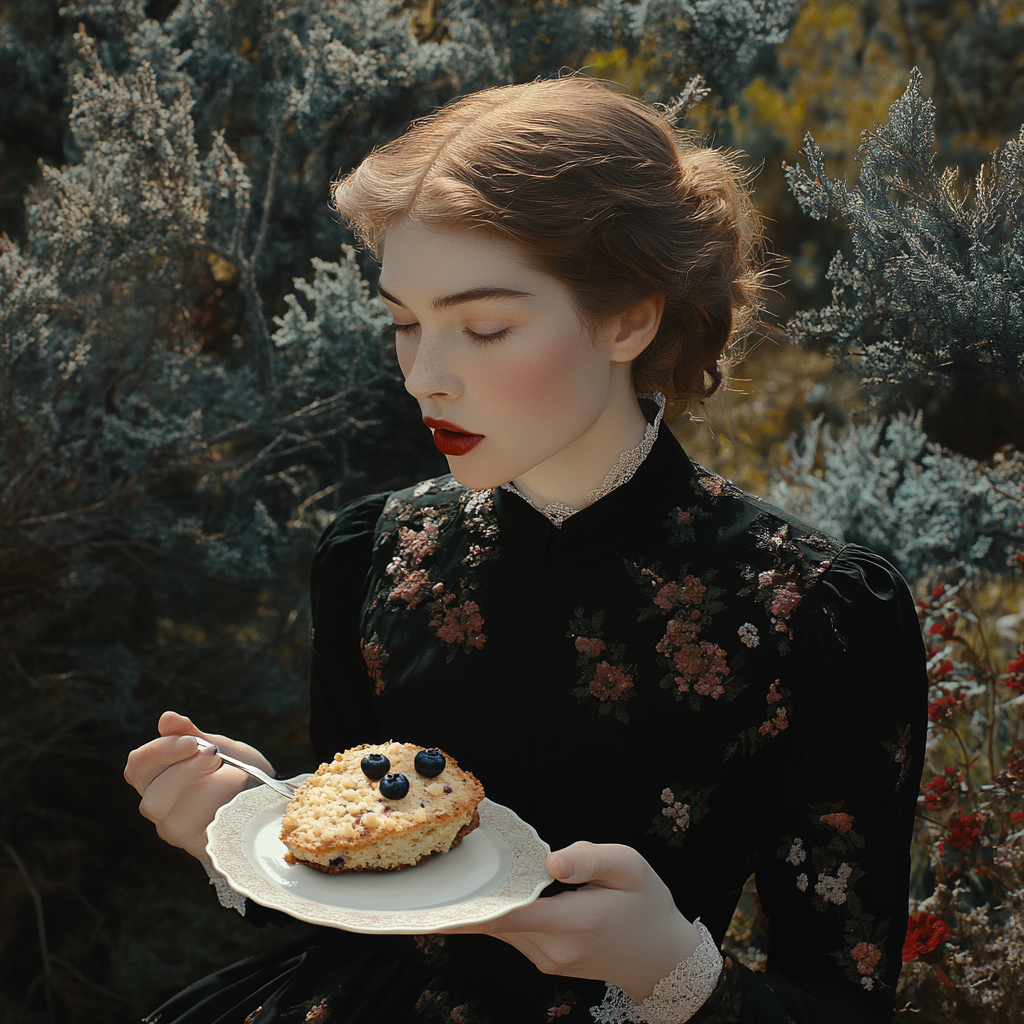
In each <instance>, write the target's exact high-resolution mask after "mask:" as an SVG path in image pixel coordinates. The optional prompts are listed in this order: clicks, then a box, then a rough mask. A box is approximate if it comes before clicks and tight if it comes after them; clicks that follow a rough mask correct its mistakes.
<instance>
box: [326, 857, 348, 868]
mask: <svg viewBox="0 0 1024 1024" xmlns="http://www.w3.org/2000/svg"><path fill="white" fill-rule="evenodd" d="M329 863H330V865H331V867H332V868H343V867H344V866H345V858H344V857H341V856H338V857H332V858H331V859H330V861H329Z"/></svg>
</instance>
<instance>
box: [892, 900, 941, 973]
mask: <svg viewBox="0 0 1024 1024" xmlns="http://www.w3.org/2000/svg"><path fill="white" fill-rule="evenodd" d="M948 935H949V925H948V924H946V922H945V921H943V920H941V919H940V918H938V917H936V916H935V915H934V914H926V913H925V912H924V911H922V912H921V913H920V914H911V915H910V917H909V919H908V920H907V939H906V942H904V943H903V962H904V963H905V964H909V963H910V961H911V960H916V959H917V958H918V957H919V956H924V954H925V953H931V952H933V951H934V950H936V949H938V948H939V946H941V945H942V943H943V942H945V941H946V937H947V936H948Z"/></svg>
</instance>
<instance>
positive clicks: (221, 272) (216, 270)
mask: <svg viewBox="0 0 1024 1024" xmlns="http://www.w3.org/2000/svg"><path fill="white" fill-rule="evenodd" d="M206 262H207V264H209V267H210V273H211V274H212V275H213V279H214V281H217V282H219V283H223V282H224V281H233V280H234V279H235V278H236V277H237V276H238V267H236V266H235V265H234V264H233V263H231V262H229V261H228V260H226V259H224V257H223V256H218V255H217V254H216V253H215V252H211V253H209V254H207V257H206Z"/></svg>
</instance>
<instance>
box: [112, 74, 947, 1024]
mask: <svg viewBox="0 0 1024 1024" xmlns="http://www.w3.org/2000/svg"><path fill="white" fill-rule="evenodd" d="M335 202H336V206H337V209H338V210H339V212H340V214H341V215H342V217H343V218H344V219H345V220H346V221H347V222H348V223H349V224H350V225H351V226H352V227H353V228H354V230H355V232H356V234H357V236H358V237H359V238H360V239H361V240H362V241H363V243H364V244H365V245H366V246H367V248H368V249H369V251H370V252H371V253H372V254H373V255H375V256H377V257H378V258H380V259H381V266H382V270H381V277H380V283H379V286H378V290H379V293H380V296H381V298H382V300H383V301H384V302H385V304H386V305H387V307H388V309H389V310H390V311H391V313H392V315H393V320H394V331H395V335H396V345H397V351H398V358H399V362H400V365H401V369H402V372H403V374H404V375H405V378H406V387H407V389H408V390H409V392H410V393H411V394H412V395H413V396H414V397H415V398H416V399H417V401H418V402H419V404H420V408H421V411H422V414H423V419H424V423H425V424H426V425H427V426H428V427H429V428H431V429H432V430H433V431H434V441H435V444H436V445H437V447H438V448H439V449H440V450H441V451H442V452H444V453H445V455H446V456H447V457H448V461H449V465H450V468H451V475H449V476H445V477H440V478H438V479H436V480H431V481H424V482H422V483H420V484H417V485H416V486H415V487H411V488H408V489H407V490H404V491H399V492H396V493H395V494H392V495H371V496H369V497H367V498H363V499H360V500H358V501H355V502H353V503H351V504H349V505H348V506H346V507H345V508H343V509H342V510H341V511H340V512H339V514H338V516H337V518H336V520H335V522H334V523H333V524H332V525H331V526H330V527H328V529H327V530H326V531H325V533H324V536H323V537H322V538H321V541H320V544H319V546H318V548H317V552H316V556H315V559H314V564H313V571H312V614H313V630H314V631H313V639H312V687H311V692H312V715H311V735H312V738H313V742H314V747H315V749H316V752H317V754H318V756H319V757H320V758H321V759H322V760H327V759H329V758H330V757H331V756H332V755H333V754H334V752H335V751H337V750H341V749H344V748H346V747H349V746H354V745H356V744H358V743H362V742H368V741H378V740H382V739H384V738H387V737H395V738H398V739H401V740H409V741H412V742H417V743H422V744H424V745H428V746H429V745H437V746H440V747H442V748H444V749H446V750H449V751H451V752H452V753H453V754H455V755H456V756H457V757H458V758H459V760H460V762H461V763H463V764H464V765H466V766H468V767H469V768H471V769H472V770H473V771H474V773H475V774H476V775H477V776H478V777H479V778H480V779H481V780H482V781H483V782H484V784H485V786H486V787H487V792H488V795H489V796H490V797H491V798H492V799H494V800H496V801H497V802H499V803H504V804H507V805H509V806H511V807H512V808H513V809H514V810H516V811H517V813H518V814H519V815H520V816H521V817H522V818H524V819H525V820H527V821H529V822H531V823H532V824H533V825H534V826H535V827H536V828H537V830H538V832H539V833H540V834H541V836H542V837H544V838H545V839H547V840H548V841H549V842H550V844H551V846H552V849H553V850H554V851H555V852H553V853H552V854H551V856H550V858H549V861H548V869H549V871H550V872H551V874H552V875H553V876H554V877H555V878H557V879H559V880H561V882H563V883H565V884H563V885H560V886H557V888H558V889H561V890H563V891H561V892H559V893H558V894H556V895H552V896H550V897H549V898H542V899H540V900H538V901H536V902H535V903H533V904H531V905H530V906H528V907H525V908H522V909H520V910H518V911H515V912H513V913H511V914H509V915H507V916H506V917H503V918H500V919H498V920H497V921H493V922H490V923H488V924H485V925H481V926H478V927H475V928H473V929H463V934H449V935H445V936H433V937H427V938H424V937H422V936H419V937H416V939H412V938H404V937H386V938H370V937H367V936H361V935H349V934H345V933H336V932H330V931H326V932H325V934H324V935H323V936H322V937H321V938H320V940H319V941H318V942H317V943H316V944H315V945H314V946H313V947H312V948H311V949H308V950H307V949H306V948H305V946H303V949H302V950H301V951H299V950H295V951H291V952H289V953H286V954H284V955H282V954H277V955H275V956H270V957H264V958H259V959H254V960H252V961H246V962H243V963H242V964H238V965H235V966H234V967H232V968H229V969H227V970H226V971H224V972H220V973H219V974H218V975H215V976H213V977H212V978H210V979H206V980H204V981H203V982H200V983H198V984H197V985H196V986H193V988H192V989H190V990H187V991H186V993H183V994H182V995H181V996H179V997H176V998H175V999H173V1000H171V1002H170V1003H168V1004H167V1005H166V1006H165V1007H163V1008H162V1009H161V1011H160V1017H159V1019H160V1021H161V1024H170V1022H172V1021H190V1022H192V1021H194V1022H200V1021H202V1022H209V1021H223V1022H225V1024H227V1022H229V1021H232V1022H233V1021H242V1020H247V1021H249V1022H250V1024H263V1022H265V1021H276V1020H282V1021H283V1020H311V1021H312V1020H328V1019H330V1020H339V1021H346V1022H354V1021H360V1022H362V1021H377V1020H379V1021H385V1020H386V1021H405V1020H414V1019H418V1018H431V1017H433V1018H435V1019H441V1020H448V1021H452V1022H456V1024H460V1022H461V1024H467V1022H470V1021H481V1022H482V1021H492V1022H504V1021H509V1022H511V1021H515V1022H527V1021H553V1020H556V1019H559V1018H561V1017H567V1018H569V1019H570V1021H571V1020H582V1021H586V1020H590V1019H596V1020H599V1021H619V1020H626V1019H629V1020H648V1021H671V1022H677V1021H683V1020H694V1021H705V1020H706V1021H745V1022H758V1024H762V1022H763V1024H774V1022H780V1024H781V1022H787V1021H800V1022H803V1021H808V1022H810V1021H813V1022H815V1024H839V1022H842V1024H854V1022H856V1024H861V1022H864V1024H866V1022H876V1021H885V1020H888V1019H889V1018H890V1017H891V1015H892V1011H893V998H892V997H893V993H894V991H895V985H896V981H897V977H898V974H899V967H900V950H901V946H902V942H903V937H904V933H905V929H906V920H907V909H906V908H907V890H908V869H909V841H910V838H911V833H912V827H913V819H914V808H915V803H916V797H917V788H918V782H919V777H920V770H921V764H922V760H923V746H924V740H925V729H926V717H925V716H926V706H927V705H926V690H927V680H926V675H925V658H924V646H923V641H922V638H921V635H920V631H919V627H918V623H917V615H916V611H915V608H914V605H913V601H912V599H911V595H910V593H909V591H908V589H907V586H906V584H905V583H904V581H903V579H902V578H901V577H900V575H899V573H898V572H897V571H896V570H895V569H893V568H892V567H891V566H890V565H888V564H887V563H886V562H885V561H884V560H883V559H881V558H879V557H878V556H877V555H875V554H874V553H873V552H871V551H868V550H866V549H864V548H861V547H858V546H855V545H843V544H842V543H840V542H838V541H836V540H835V539H834V538H831V537H827V536H825V535H823V534H821V533H818V532H816V531H815V530H814V529H813V528H812V527H810V526H808V525H806V524H803V523H801V522H799V521H797V520H796V519H794V518H793V517H792V516H789V515H788V514H787V513H785V512H782V511H781V510H779V509H776V508H773V507H772V506H770V505H767V504H765V503H764V502H762V501H760V500H759V499H757V498H755V497H753V496H752V495H748V494H745V493H743V492H742V491H740V490H738V489H737V488H735V487H733V486H732V485H731V484H729V483H728V482H727V481H725V480H723V479H721V478H719V477H717V476H715V475H713V474H711V473H708V472H707V471H705V470H704V469H702V468H701V467H699V466H695V465H694V464H692V463H691V462H690V461H689V460H688V459H687V457H686V455H685V453H684V452H683V451H682V449H681V448H680V447H679V445H678V444H677V443H676V441H675V440H674V438H673V436H672V435H671V433H669V432H668V431H667V429H665V428H663V427H661V419H662V413H663V411H664V407H665V403H666V400H667V402H668V403H669V404H670V406H671V409H672V411H679V410H681V409H684V408H686V407H687V405H689V404H691V403H694V402H701V401H703V399H704V398H705V397H706V396H707V395H709V394H711V393H712V392H713V391H714V390H715V388H716V387H717V386H718V384H719V383H720V381H721V373H720V370H719V359H720V357H721V356H722V353H723V352H724V350H725V349H726V346H727V344H728V343H729V341H730V337H731V336H732V335H733V333H734V331H735V330H736V328H737V326H738V324H739V323H740V322H741V321H742V320H743V319H744V317H745V316H747V315H748V314H749V313H750V311H751V309H752V307H753V304H754V295H755V290H756V284H757V272H756V270H755V269H754V268H753V266H752V263H751V253H752V251H753V249H754V247H755V245H756V241H757V230H756V228H757V221H756V216H755V215H754V214H753V212H752V210H751V209H750V207H749V204H748V202H747V198H746V195H745V192H744V189H743V187H742V185H741V183H740V177H739V173H738V171H737V170H736V168H735V166H734V165H733V164H732V163H731V162H730V161H729V159H728V158H727V157H726V156H724V155H723V154H722V153H720V152H717V151H714V150H707V149H701V148H698V147H696V146H695V145H693V144H692V143H691V142H689V141H688V140H686V139H685V138H684V137H682V136H681V135H680V134H678V133H676V132H674V131H673V130H672V129H671V128H670V127H669V125H668V124H667V123H666V122H665V121H664V120H662V119H661V118H660V117H659V116H658V115H657V114H656V113H654V112H653V111H651V110H650V109H649V108H647V107H645V106H644V105H643V104H641V103H639V102H637V101H635V100H632V99H629V98H627V97H624V96H621V95H619V94H617V93H615V92H613V91H611V90H610V89H608V88H606V87H605V86H603V85H602V84H601V83H598V82H594V81H590V80H587V79H584V78H580V77H572V78H565V79H559V80H556V81H545V82H535V83H531V84H528V85H523V86H510V87H505V88H501V89H493V90H487V91H485V92H483V93H478V94H475V95H472V96H469V97H466V98H464V99H462V100H459V101H458V102H456V103H453V104H450V105H449V106H447V107H445V108H443V109H442V110H441V111H440V112H439V113H437V114H436V115H434V116H433V117H431V118H428V119H426V120H425V121H423V122H420V123H418V124H416V125H414V126H413V128H412V129H411V130H410V131H409V132H408V133H407V134H406V135H405V136H403V137H402V138H400V139H399V140H397V141H396V142H394V143H392V144H390V145H389V146H386V147H384V148H383V149H381V150H378V151H376V152H375V153H373V154H371V156H370V157H368V158H367V160H366V161H364V162H363V164H362V165H360V167H359V168H357V170H356V171H355V172H354V173H353V174H352V175H350V176H349V177H347V178H345V179H342V180H341V181H340V182H339V183H338V184H337V185H336V187H335ZM705 374H708V375H709V377H710V384H708V385H707V386H706V385H705ZM160 732H161V736H162V738H161V739H158V740H155V741H153V742H152V743H150V744H147V745H146V746H145V747H143V748H140V750H138V751H135V752H134V753H133V754H132V756H131V758H130V759H129V765H128V769H127V770H126V775H127V777H128V778H129V780H130V781H131V782H132V783H133V785H135V786H136V788H137V789H138V790H139V791H140V793H142V794H143V802H142V812H143V814H145V815H146V816H147V817H150V818H152V819H153V820H154V821H155V822H156V823H157V828H158V830H159V832H160V834H161V835H162V836H163V837H164V838H165V839H167V840H168V841H169V842H172V843H174V844H176V845H179V846H183V847H184V848H185V849H187V850H189V852H191V853H192V854H193V855H195V856H197V857H199V858H200V859H203V858H205V850H204V845H205V837H204V830H205V827H206V824H207V823H208V822H209V821H210V820H211V819H212V817H213V814H214V812H215V810H216V808H217V807H218V806H220V804H221V803H223V802H224V801H225V800H227V799H230V797H231V796H233V795H234V794H235V793H236V792H238V790H240V789H241V788H242V787H243V786H244V784H245V782H244V779H243V777H241V776H240V775H238V774H237V773H235V772H234V770H232V769H228V768H226V767H220V768H219V769H218V767H217V765H218V761H217V759H216V758H215V757H214V756H213V755H211V754H205V753H196V751H195V743H194V741H193V740H190V739H188V738H186V736H183V735H182V734H188V733H194V732H197V730H195V728H194V726H193V725H192V723H191V722H190V721H188V719H185V718H182V717H180V716H176V715H171V714H168V715H165V716H164V717H163V718H162V719H161V723H160ZM215 739H216V741H217V742H218V743H220V744H221V746H222V748H224V749H225V750H226V751H229V752H237V753H238V754H240V756H243V757H248V758H249V759H250V760H255V761H257V763H263V764H264V765H265V762H264V761H263V759H262V758H261V757H260V755H259V754H258V753H257V752H256V751H254V750H252V748H247V747H244V745H240V744H234V743H233V741H229V740H226V739H225V738H223V737H215ZM265 766H266V765H265ZM266 767H269V766H266ZM751 873H756V878H757V888H758V894H759V897H760V900H761V904H762V906H763V908H764V910H765V913H766V915H767V917H768V919H769V923H770V935H771V947H770V951H769V961H768V971H767V972H765V973H754V972H752V971H750V970H748V969H746V968H745V967H743V966H741V965H738V964H737V963H735V962H734V961H733V960H731V959H730V958H728V957H725V958H723V957H722V956H721V955H720V954H719V952H718V947H719V945H720V943H721V941H722V938H723V936H724V933H725V931H726V928H727V927H728V923H729V920H730V918H731V915H732V912H733V910H734V908H735V905H736V902H737V899H738V897H739V894H740V892H741V890H742V888H743V885H744V883H745V881H746V879H747V878H748V877H749V876H750V875H751ZM578 885H582V888H576V889H573V888H572V887H573V886H578ZM554 888H555V887H552V889H554ZM549 892H551V890H549ZM249 913H250V915H251V916H253V915H258V914H259V913H260V908H249ZM466 932H476V933H485V934H464V933H466ZM488 936H491V937H488ZM495 937H496V938H498V939H500V940H502V942H495V941H494V938H495ZM592 1007H593V1010H592V1011H591V1008H592ZM152 1019H153V1020H156V1019H157V1017H156V1015H154V1017H153V1018H152Z"/></svg>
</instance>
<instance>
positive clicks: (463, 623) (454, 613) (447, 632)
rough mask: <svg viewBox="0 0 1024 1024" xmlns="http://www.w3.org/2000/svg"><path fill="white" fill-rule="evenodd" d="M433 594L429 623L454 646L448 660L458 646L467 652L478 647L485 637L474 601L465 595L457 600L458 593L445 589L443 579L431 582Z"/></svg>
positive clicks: (477, 606) (441, 638)
mask: <svg viewBox="0 0 1024 1024" xmlns="http://www.w3.org/2000/svg"><path fill="white" fill-rule="evenodd" d="M433 594H434V599H435V608H434V612H433V613H432V614H431V616H430V626H431V628H432V629H433V630H434V632H435V633H436V634H437V637H438V639H439V640H442V641H443V642H444V643H446V644H449V645H450V646H451V647H452V648H453V650H452V651H450V652H449V654H448V660H449V661H451V660H452V658H453V657H455V651H456V650H458V649H460V648H461V649H462V650H464V651H466V652H469V651H479V650H480V649H481V648H482V647H483V645H484V644H485V643H486V642H487V637H486V636H485V635H484V632H483V625H484V617H483V615H481V614H480V606H479V605H478V604H477V603H476V601H471V600H468V599H467V600H463V601H461V602H459V603H456V602H458V597H457V596H456V595H455V594H446V593H444V584H443V583H437V584H435V585H434V588H433ZM460 596H464V594H463V595H460Z"/></svg>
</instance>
